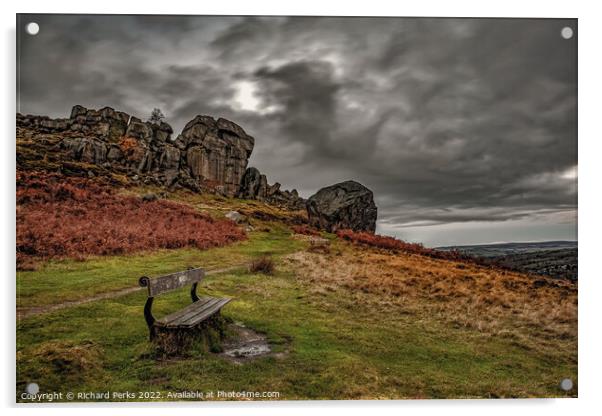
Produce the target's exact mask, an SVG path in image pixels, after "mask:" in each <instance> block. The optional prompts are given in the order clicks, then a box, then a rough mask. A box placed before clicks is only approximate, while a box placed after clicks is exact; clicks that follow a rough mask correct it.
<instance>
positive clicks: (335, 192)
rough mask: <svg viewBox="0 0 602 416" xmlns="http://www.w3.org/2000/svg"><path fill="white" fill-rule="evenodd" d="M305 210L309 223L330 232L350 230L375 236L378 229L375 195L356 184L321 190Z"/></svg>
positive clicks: (344, 184) (337, 185)
mask: <svg viewBox="0 0 602 416" xmlns="http://www.w3.org/2000/svg"><path fill="white" fill-rule="evenodd" d="M306 207H307V216H308V217H309V222H310V224H311V225H312V226H314V227H318V228H321V229H324V230H326V231H329V232H336V231H337V230H342V229H351V230H353V231H368V232H371V233H373V232H374V231H375V230H376V214H377V208H376V204H374V195H373V194H372V191H371V190H370V189H368V188H366V187H365V186H364V185H362V184H360V183H358V182H355V181H346V182H341V183H337V184H335V185H331V186H327V187H326V188H322V189H320V190H319V191H318V192H317V193H316V194H315V195H312V196H311V197H310V198H309V199H308V200H307V204H306Z"/></svg>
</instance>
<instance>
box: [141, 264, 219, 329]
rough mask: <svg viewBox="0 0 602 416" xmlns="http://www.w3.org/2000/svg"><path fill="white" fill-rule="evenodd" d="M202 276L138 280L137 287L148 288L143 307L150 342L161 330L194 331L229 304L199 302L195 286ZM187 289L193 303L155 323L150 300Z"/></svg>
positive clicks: (184, 274) (198, 271)
mask: <svg viewBox="0 0 602 416" xmlns="http://www.w3.org/2000/svg"><path fill="white" fill-rule="evenodd" d="M204 276H205V271H204V270H203V269H200V268H198V269H193V268H191V269H188V270H186V271H183V272H177V273H172V274H168V275H165V276H160V277H155V278H152V279H151V278H150V277H148V276H142V277H141V278H140V279H139V283H140V286H142V287H146V288H148V298H147V299H146V304H145V305H144V318H145V319H146V324H147V325H148V329H149V332H150V339H151V341H152V340H153V339H154V338H155V336H156V335H157V330H160V329H174V330H177V329H191V328H195V327H196V326H198V325H199V324H201V323H202V322H203V321H206V320H207V319H209V318H211V317H213V316H215V315H217V314H219V313H220V310H221V309H222V307H223V306H224V305H225V304H227V303H228V302H230V300H231V299H229V298H213V297H208V296H206V297H201V298H199V297H198V295H197V293H196V289H197V285H198V283H199V282H200V281H201V280H202V279H203V277H204ZM187 285H192V287H191V289H190V297H191V298H192V303H191V304H190V305H188V306H187V307H185V308H184V309H181V310H179V311H176V312H174V313H171V314H169V315H167V316H165V317H163V318H161V319H155V317H154V316H153V313H152V306H153V300H154V299H155V296H159V295H161V294H163V293H167V292H171V291H173V290H176V289H179V288H182V287H184V286H187Z"/></svg>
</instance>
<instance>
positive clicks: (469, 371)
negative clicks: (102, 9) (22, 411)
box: [16, 14, 578, 403]
mask: <svg viewBox="0 0 602 416" xmlns="http://www.w3.org/2000/svg"><path fill="white" fill-rule="evenodd" d="M577 29H578V28H577V20H576V19H502V18H427V17H411V18H410V17H379V18H376V17H372V18H368V17H287V16H183V15H179V16H175V15H174V16H167V15H166V16H159V15H153V16H149V15H69V14H65V15H60V14H39V15H34V14H20V15H17V92H18V94H17V115H16V200H17V208H16V259H17V264H16V268H17V273H16V275H17V293H16V305H17V312H16V313H17V334H16V337H17V346H16V349H17V351H16V361H17V362H16V366H17V374H16V392H17V397H16V400H17V402H22V403H31V402H34V403H39V402H43V403H45V402H53V403H58V402H89V401H92V402H106V401H109V402H125V401H141V402H154V401H184V400H190V401H203V400H270V401H273V400H319V399H320V400H321V399H328V400H338V399H343V400H369V399H439V398H446V399H459V398H483V399H491V398H526V397H540V398H546V397H576V396H577V392H578V384H577V286H578V283H577V282H578V279H577V35H578V30H577Z"/></svg>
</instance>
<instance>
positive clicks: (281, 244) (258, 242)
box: [17, 224, 304, 308]
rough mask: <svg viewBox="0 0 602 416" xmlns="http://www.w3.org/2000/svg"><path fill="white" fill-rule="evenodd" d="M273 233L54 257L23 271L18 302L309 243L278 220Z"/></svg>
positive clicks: (32, 303)
mask: <svg viewBox="0 0 602 416" xmlns="http://www.w3.org/2000/svg"><path fill="white" fill-rule="evenodd" d="M270 230H271V231H270V232H262V231H254V232H251V233H249V238H248V240H246V241H242V242H238V243H235V244H232V245H229V246H225V247H220V248H214V249H209V250H197V249H190V248H188V249H179V250H159V251H155V252H152V253H140V254H134V255H126V256H110V257H109V256H108V257H93V258H89V259H87V260H86V261H75V260H61V261H50V262H48V263H46V264H44V265H43V266H41V267H40V268H39V269H38V270H36V271H18V272H17V307H18V308H27V307H39V306H44V305H52V304H56V303H60V302H65V301H74V300H79V299H83V298H87V297H90V296H94V295H97V294H99V293H104V292H108V291H113V290H119V289H124V288H128V287H132V286H136V285H137V284H138V278H139V277H140V276H143V275H148V276H157V275H161V274H166V273H171V272H175V271H179V270H183V269H185V268H186V267H188V266H194V267H204V268H206V269H215V268H223V267H228V266H232V265H237V264H242V263H245V262H248V261H250V260H251V259H253V258H255V257H257V256H260V255H262V254H266V253H271V254H273V255H275V256H279V255H282V254H286V253H290V252H293V251H295V250H299V249H300V248H302V247H303V246H304V243H303V242H301V241H299V240H295V239H292V238H290V235H291V233H290V230H288V229H287V228H286V227H284V226H280V225H277V224H272V225H271V226H270Z"/></svg>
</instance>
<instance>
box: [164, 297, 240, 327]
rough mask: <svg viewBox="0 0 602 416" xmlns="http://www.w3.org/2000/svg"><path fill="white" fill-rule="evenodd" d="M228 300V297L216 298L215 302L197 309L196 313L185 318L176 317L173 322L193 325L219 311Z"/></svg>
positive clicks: (182, 325) (178, 324) (186, 325)
mask: <svg viewBox="0 0 602 416" xmlns="http://www.w3.org/2000/svg"><path fill="white" fill-rule="evenodd" d="M228 302H230V299H228V298H223V299H217V302H215V303H214V304H213V305H211V306H208V307H205V308H204V309H203V310H202V311H199V314H198V315H194V316H191V317H188V318H186V319H184V318H181V319H178V320H177V321H175V322H174V323H173V324H174V325H176V326H181V327H192V326H195V325H197V324H199V323H200V322H203V321H204V320H205V319H207V318H210V317H211V316H212V315H214V314H215V313H217V312H219V310H220V309H221V308H222V307H223V306H224V305H225V304H226V303H228Z"/></svg>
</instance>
